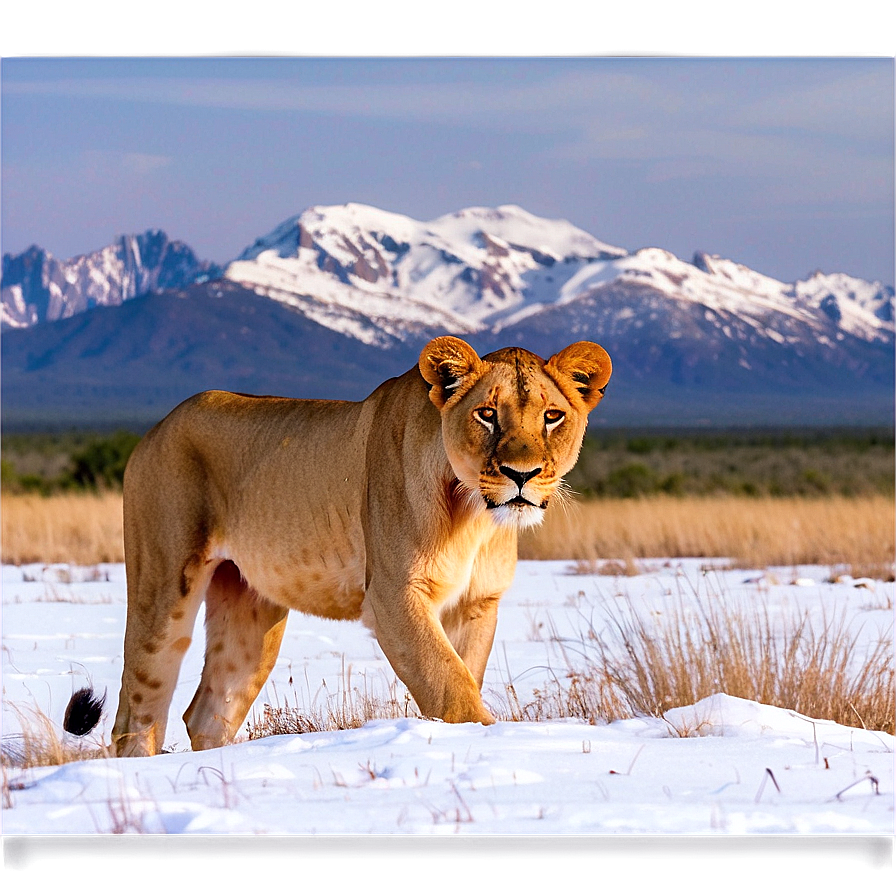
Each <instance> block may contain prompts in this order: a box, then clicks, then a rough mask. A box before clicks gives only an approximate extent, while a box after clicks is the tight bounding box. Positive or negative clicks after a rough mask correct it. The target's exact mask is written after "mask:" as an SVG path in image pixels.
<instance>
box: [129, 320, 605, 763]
mask: <svg viewBox="0 0 896 896" xmlns="http://www.w3.org/2000/svg"><path fill="white" fill-rule="evenodd" d="M610 369H611V367H610V359H609V357H608V356H607V354H606V352H605V351H604V350H603V349H601V348H600V347H599V346H596V345H594V344H593V343H587V342H582V343H576V344H574V345H572V346H570V347H569V348H567V349H564V351H562V352H560V353H559V354H557V355H555V356H554V357H552V358H551V359H550V360H549V361H548V362H544V361H542V359H540V358H538V357H537V356H535V355H533V354H531V353H530V352H526V351H524V350H522V349H503V350H501V351H499V352H495V353H493V354H491V355H487V356H486V357H484V358H479V357H478V356H477V355H476V353H475V352H474V351H473V349H472V348H471V347H470V346H469V345H467V344H466V343H465V342H463V341H461V340H460V339H456V338H454V337H450V336H443V337H439V338H438V339H435V340H433V341H432V342H430V343H429V344H428V345H427V346H426V347H425V348H424V350H423V352H422V353H421V355H420V363H419V366H418V367H417V368H414V369H412V370H410V371H409V372H408V373H406V374H405V375H404V376H401V377H398V378H396V379H392V380H389V381H387V382H386V383H384V384H383V385H382V386H380V387H379V388H378V389H376V391H374V392H373V393H372V394H371V395H370V396H369V397H368V398H366V399H365V400H364V401H361V402H337V401H299V400H293V399H286V398H255V397H250V396H245V395H235V394H231V393H227V392H205V393H202V394H200V395H197V396H195V397H193V398H191V399H188V400H187V401H185V402H184V403H183V404H181V405H180V406H178V407H177V408H175V410H174V411H172V412H171V414H169V415H168V417H166V418H165V419H164V420H163V421H162V422H161V423H160V424H158V426H156V427H155V428H154V429H153V430H152V431H151V432H150V433H148V434H147V436H146V437H145V438H144V439H143V441H142V442H141V443H140V444H139V445H138V446H137V449H136V450H135V451H134V453H133V455H132V457H131V460H130V462H129V464H128V467H127V471H126V474H125V483H124V536H125V557H126V565H127V581H128V615H127V629H126V633H125V653H124V671H123V673H122V683H121V694H120V697H119V706H118V714H117V717H116V721H115V727H114V731H113V741H114V742H115V744H116V748H117V751H118V754H119V755H149V754H153V753H157V752H158V751H159V750H160V749H161V748H162V745H163V739H164V736H165V724H166V719H167V715H168V708H169V705H170V702H171V696H172V693H173V691H174V686H175V684H176V681H177V675H178V671H179V668H180V664H181V660H182V658H183V655H184V653H185V652H186V649H187V647H188V645H189V644H190V639H191V637H192V632H193V625H194V622H195V619H196V613H197V611H198V608H199V605H200V603H201V601H202V600H205V602H206V611H205V612H206V646H205V667H204V669H203V673H202V679H201V681H200V683H199V687H198V689H197V691H196V695H195V697H194V698H193V701H192V703H191V704H190V706H189V708H188V709H187V711H186V713H185V715H184V720H185V722H186V724H187V730H188V731H189V734H190V740H191V743H192V746H193V748H194V749H206V748H209V747H216V746H220V745H222V744H226V743H228V742H230V741H231V740H232V739H233V737H234V735H235V734H236V733H237V731H238V729H239V727H240V725H241V724H242V722H243V720H244V718H245V716H246V713H247V712H248V709H249V707H250V706H251V704H252V702H253V701H254V699H255V697H256V696H257V694H258V693H259V691H260V689H261V687H262V685H263V684H264V682H265V680H266V679H267V677H268V675H269V673H270V671H271V669H272V668H273V665H274V662H275V660H276V658H277V653H278V650H279V647H280V641H281V638H282V636H283V631H284V628H285V624H286V617H287V613H288V611H289V610H299V611H301V612H303V613H312V614H315V615H318V616H324V617H327V618H333V619H358V618H361V619H362V620H363V621H364V622H365V623H367V624H368V625H369V626H370V627H371V628H372V630H373V631H374V633H375V634H376V637H377V639H378V640H379V643H380V645H381V646H382V649H383V651H384V652H385V654H386V656H387V657H388V659H389V661H390V663H391V664H392V666H393V668H394V669H395V672H396V673H397V675H398V676H399V678H400V679H401V680H402V681H403V682H404V683H405V685H406V686H407V687H408V689H409V691H410V692H411V694H412V695H413V697H414V699H415V700H416V701H417V705H418V706H419V707H420V710H421V712H423V713H424V714H425V715H427V716H431V717H434V718H440V719H443V720H445V721H447V722H482V723H485V724H489V723H491V722H493V721H494V719H493V717H492V715H491V714H490V713H489V712H488V710H487V709H486V708H485V706H484V705H483V703H482V699H481V697H480V688H481V687H482V679H483V675H484V673H485V666H486V661H487V659H488V655H489V652H490V650H491V646H492V640H493V638H494V633H495V623H496V617H497V608H498V600H499V598H500V597H501V595H502V593H503V592H504V591H505V589H506V588H507V587H508V585H509V584H510V581H511V579H512V577H513V572H514V567H515V564H516V538H517V529H518V528H519V527H520V526H525V525H531V524H534V523H536V522H538V521H539V520H540V517H541V514H542V513H543V507H544V506H546V504H547V502H548V500H549V499H550V498H551V496H552V495H553V494H554V493H555V491H556V490H557V487H558V486H559V484H560V481H561V477H562V476H563V475H565V474H566V473H567V472H568V471H569V470H570V469H571V468H572V466H573V464H574V463H575V461H576V458H577V456H578V453H579V449H580V447H581V442H582V437H583V435H584V432H585V426H586V422H587V416H588V412H589V411H590V410H591V409H592V408H593V407H594V406H595V405H596V404H597V403H598V401H600V398H601V396H602V394H603V389H604V387H605V386H606V383H607V381H608V380H609V377H610ZM558 415H565V416H563V417H562V418H561V419H559V420H558V419H557V418H558ZM536 470H537V471H538V472H534V471H536ZM513 499H516V500H515V502H513V503H508V502H511V501H513Z"/></svg>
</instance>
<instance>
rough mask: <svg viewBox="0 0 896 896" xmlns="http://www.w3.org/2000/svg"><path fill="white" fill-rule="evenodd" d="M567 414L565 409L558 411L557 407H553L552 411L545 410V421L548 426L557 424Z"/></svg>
mask: <svg viewBox="0 0 896 896" xmlns="http://www.w3.org/2000/svg"><path fill="white" fill-rule="evenodd" d="M565 416H566V414H564V413H563V411H558V410H557V409H556V408H553V409H552V410H550V411H545V412H544V422H545V423H546V424H547V425H548V427H554V426H556V425H557V424H558V423H559V422H560V421H561V420H562V419H563V418H564V417H565Z"/></svg>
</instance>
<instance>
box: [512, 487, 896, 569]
mask: <svg viewBox="0 0 896 896" xmlns="http://www.w3.org/2000/svg"><path fill="white" fill-rule="evenodd" d="M894 531H896V511H894V505H893V501H892V500H891V499H889V498H886V497H883V496H879V495H872V496H863V497H855V498H845V497H839V496H831V497H825V498H750V497H735V496H724V497H687V498H673V497H668V496H653V497H647V498H615V499H611V498H608V499H602V500H595V501H589V502H584V503H575V502H573V503H570V504H567V505H566V506H565V507H552V508H551V509H550V510H549V512H548V514H547V519H546V520H545V523H544V525H543V526H542V527H541V528H539V529H535V530H532V531H530V532H527V533H526V534H525V536H524V537H523V539H522V540H521V544H520V556H521V557H522V558H524V559H532V560H561V559H569V560H584V561H588V560H596V559H600V558H612V559H616V560H621V561H623V562H627V561H628V562H629V563H630V561H631V560H632V558H637V557H642V558H643V557H727V558H730V559H731V560H732V562H733V563H735V564H736V565H738V566H741V565H743V566H746V567H760V568H761V567H765V566H791V565H794V564H816V563H817V564H822V565H837V564H847V565H850V566H852V567H853V574H854V575H856V574H858V573H860V572H861V574H868V573H870V572H877V573H880V574H883V575H884V577H886V578H892V575H893V560H894V554H896V537H894Z"/></svg>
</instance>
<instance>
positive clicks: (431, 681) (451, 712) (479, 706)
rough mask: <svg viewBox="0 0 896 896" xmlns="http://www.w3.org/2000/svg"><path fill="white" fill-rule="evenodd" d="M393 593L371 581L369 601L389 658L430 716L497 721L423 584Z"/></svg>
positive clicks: (449, 720)
mask: <svg viewBox="0 0 896 896" xmlns="http://www.w3.org/2000/svg"><path fill="white" fill-rule="evenodd" d="M399 591H400V593H396V591H395V590H393V591H391V593H390V592H388V591H384V590H381V589H380V588H378V587H377V585H376V583H374V582H371V584H370V587H369V588H368V591H367V595H366V598H365V603H366V604H367V608H368V609H369V612H368V613H367V614H366V615H367V616H368V618H371V619H372V621H373V628H374V632H375V633H376V636H377V640H378V641H379V643H380V646H381V647H382V648H383V652H384V653H385V654H386V657H387V659H388V660H389V662H390V663H391V664H392V668H393V669H394V670H395V673H396V674H397V675H398V677H399V678H400V679H401V680H402V681H403V682H404V684H405V685H406V686H407V688H408V690H409V691H410V692H411V696H412V697H413V698H414V700H416V701H417V706H418V707H420V711H421V712H422V713H423V714H424V715H425V716H429V717H431V718H435V719H442V720H443V721H445V722H481V723H482V724H484V725H491V724H493V723H494V721H495V718H494V716H493V715H492V714H491V713H490V712H489V711H488V710H487V709H486V708H485V706H484V704H483V703H482V697H481V696H480V694H479V687H480V683H479V682H477V681H476V679H475V678H474V676H473V673H471V671H470V669H468V668H467V666H466V665H465V664H464V662H463V660H462V659H461V658H460V656H459V655H458V653H457V651H456V650H455V649H454V647H452V645H451V642H450V641H449V640H448V637H447V635H446V634H445V631H444V629H443V628H442V626H441V624H440V623H439V620H438V618H437V616H436V611H435V610H434V605H433V602H432V595H431V594H430V593H429V592H428V590H427V589H426V588H425V587H423V586H420V585H416V586H415V585H410V586H406V587H405V588H404V589H399Z"/></svg>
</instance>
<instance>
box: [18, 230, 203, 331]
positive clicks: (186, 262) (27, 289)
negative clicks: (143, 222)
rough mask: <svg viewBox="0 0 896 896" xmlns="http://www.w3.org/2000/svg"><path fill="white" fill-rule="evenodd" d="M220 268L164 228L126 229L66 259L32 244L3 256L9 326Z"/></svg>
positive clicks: (77, 310)
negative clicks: (104, 243) (132, 231)
mask: <svg viewBox="0 0 896 896" xmlns="http://www.w3.org/2000/svg"><path fill="white" fill-rule="evenodd" d="M220 273H221V269H220V268H218V267H217V266H216V265H213V264H211V263H209V262H203V261H200V260H199V259H198V258H197V257H196V255H195V254H194V253H193V250H192V249H191V248H190V247H189V246H187V245H186V244H185V243H182V242H179V241H174V242H172V241H171V240H169V239H168V236H167V234H166V233H165V232H164V231H163V230H159V229H150V230H146V231H144V232H143V233H141V234H122V235H119V236H117V237H116V238H115V240H114V241H113V242H112V244H111V245H109V246H105V247H104V248H102V249H97V250H96V251H94V252H89V253H86V254H84V255H76V256H75V257H73V258H71V259H68V260H67V261H61V260H58V259H56V258H54V257H53V256H52V255H51V254H50V253H49V252H46V251H45V250H43V249H41V248H39V247H37V246H31V247H30V248H28V249H26V250H25V252H23V253H20V254H19V255H16V256H12V255H4V257H3V279H2V286H0V290H2V317H0V324H2V327H3V328H4V329H8V328H18V327H27V326H32V325H34V324H37V323H43V322H44V321H54V320H59V319H61V318H66V317H71V316H72V315H74V314H78V313H80V312H82V311H86V310H87V309H88V308H93V307H94V306H97V305H120V304H121V303H122V302H124V301H127V300H128V299H132V298H134V297H135V296H138V295H143V294H145V293H149V292H159V291H162V290H165V289H174V288H178V287H181V286H185V285H188V284H190V283H195V282H197V281H199V280H202V279H208V278H209V277H212V276H219V275H220Z"/></svg>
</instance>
